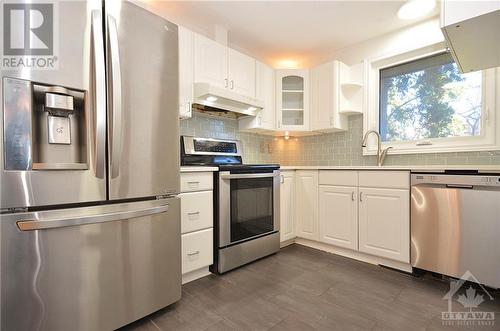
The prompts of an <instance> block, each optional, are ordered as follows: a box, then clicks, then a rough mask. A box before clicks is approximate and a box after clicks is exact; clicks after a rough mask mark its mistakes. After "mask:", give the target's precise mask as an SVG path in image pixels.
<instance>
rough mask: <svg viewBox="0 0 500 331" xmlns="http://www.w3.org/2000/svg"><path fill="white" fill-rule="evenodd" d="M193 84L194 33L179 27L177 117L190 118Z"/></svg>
mask: <svg viewBox="0 0 500 331" xmlns="http://www.w3.org/2000/svg"><path fill="white" fill-rule="evenodd" d="M193 83H194V33H193V32H192V31H190V30H188V29H186V28H184V27H182V26H179V117H180V118H191V116H192V110H191V109H192V108H191V106H192V101H193Z"/></svg>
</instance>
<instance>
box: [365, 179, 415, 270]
mask: <svg viewBox="0 0 500 331" xmlns="http://www.w3.org/2000/svg"><path fill="white" fill-rule="evenodd" d="M409 199H410V197H409V190H407V189H383V188H365V187H360V188H359V201H360V202H359V250H360V251H361V252H365V253H369V254H373V255H377V256H380V257H385V258H388V259H393V260H397V261H400V262H405V263H408V262H409V261H410V205H409V203H410V201H409Z"/></svg>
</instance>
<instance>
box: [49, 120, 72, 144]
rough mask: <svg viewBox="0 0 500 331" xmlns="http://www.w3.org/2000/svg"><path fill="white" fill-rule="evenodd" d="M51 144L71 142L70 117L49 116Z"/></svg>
mask: <svg viewBox="0 0 500 331" xmlns="http://www.w3.org/2000/svg"><path fill="white" fill-rule="evenodd" d="M48 124H49V144H63V145H70V144H71V131H70V130H71V129H70V128H71V126H70V122H69V117H60V116H49V117H48Z"/></svg>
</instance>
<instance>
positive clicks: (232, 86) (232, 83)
mask: <svg viewBox="0 0 500 331" xmlns="http://www.w3.org/2000/svg"><path fill="white" fill-rule="evenodd" d="M233 89H234V80H232V79H231V90H233Z"/></svg>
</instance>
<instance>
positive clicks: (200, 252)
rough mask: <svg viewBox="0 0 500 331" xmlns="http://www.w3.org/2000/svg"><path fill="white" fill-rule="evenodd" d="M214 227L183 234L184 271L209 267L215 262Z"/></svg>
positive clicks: (184, 272)
mask: <svg viewBox="0 0 500 331" xmlns="http://www.w3.org/2000/svg"><path fill="white" fill-rule="evenodd" d="M213 251H214V248H213V229H206V230H201V231H197V232H192V233H187V234H183V235H182V273H183V274H186V273H188V272H191V271H193V270H197V269H200V268H203V267H207V266H209V265H211V264H212V263H213Z"/></svg>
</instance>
